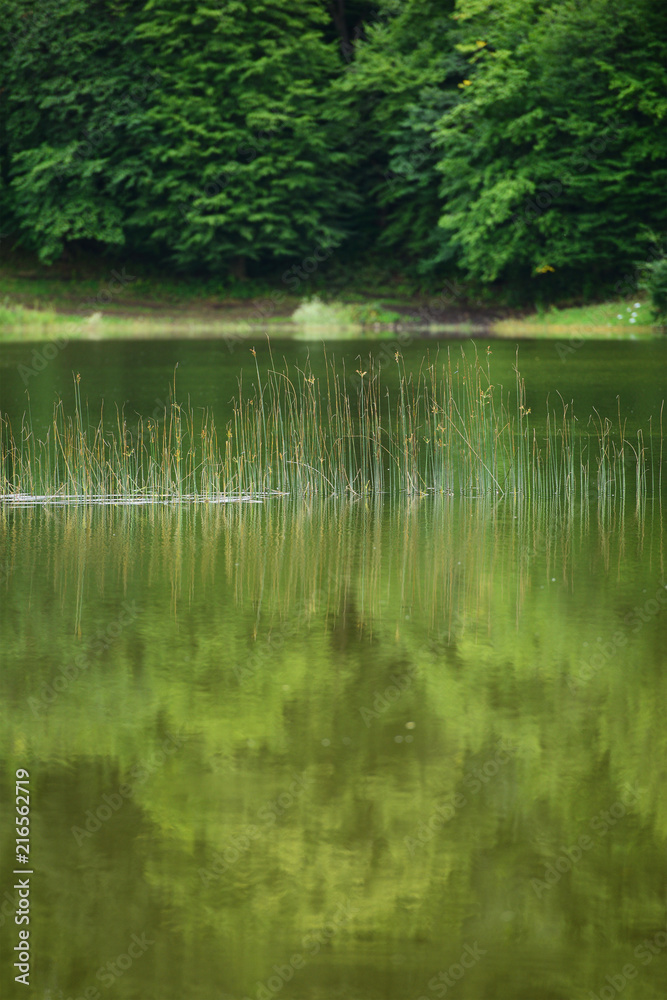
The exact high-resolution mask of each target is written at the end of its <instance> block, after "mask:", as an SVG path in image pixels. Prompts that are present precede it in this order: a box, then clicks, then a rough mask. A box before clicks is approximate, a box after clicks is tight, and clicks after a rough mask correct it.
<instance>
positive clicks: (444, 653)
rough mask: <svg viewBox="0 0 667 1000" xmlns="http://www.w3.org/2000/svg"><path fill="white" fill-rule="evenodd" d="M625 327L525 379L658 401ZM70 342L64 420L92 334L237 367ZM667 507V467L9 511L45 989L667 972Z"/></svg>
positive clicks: (554, 997) (93, 355) (421, 986)
mask: <svg viewBox="0 0 667 1000" xmlns="http://www.w3.org/2000/svg"><path fill="white" fill-rule="evenodd" d="M360 346H363V347H364V349H366V350H367V346H366V345H352V346H351V347H350V348H349V355H348V356H349V357H350V360H351V361H353V360H354V355H355V354H359V351H360ZM596 349H598V353H597V354H596V351H594V350H593V345H591V347H590V348H581V350H580V352H579V355H581V356H580V357H579V356H577V358H576V360H573V361H571V362H569V363H568V365H562V364H561V362H560V360H559V358H558V356H557V355H555V352H554V350H553V347H552V346H551V345H546V346H545V345H539V346H537V345H536V346H529V348H528V350H527V351H524V349H523V348H522V354H523V356H524V362H523V363H522V370H523V371H524V374H525V375H526V376H527V380H528V384H529V392H532V393H534V398H535V400H540V399H543V398H544V396H545V394H546V391H549V390H551V391H553V389H554V388H557V387H565V388H566V389H567V390H568V391H569V392H570V393H571V394H574V395H575V400H576V404H577V408H578V410H585V409H587V407H588V406H589V404H590V403H591V402H593V403H595V402H597V403H599V405H600V406H601V407H608V408H609V409H610V411H611V412H610V415H611V416H613V412H614V408H615V406H616V400H615V395H616V392H615V391H614V390H615V387H616V391H618V388H617V387H618V385H621V387H622V396H623V399H625V400H627V405H628V412H629V413H630V414H632V411H633V410H634V411H635V413H634V415H633V416H634V418H636V419H637V420H638V421H640V422H643V423H644V425H646V419H647V417H648V416H650V415H655V412H656V407H658V406H659V402H658V401H659V399H660V398H661V390H663V386H662V385H661V382H662V376H661V369H660V367H659V362H660V361H661V359H662V362H664V358H665V352H664V350H662V349H661V348H659V347H658V345H653V346H650V345H624V346H623V347H622V348H619V347H618V346H614V347H613V348H608V349H607V348H604V349H599V348H598V345H596ZM22 350H26V349H25V348H22ZM68 350H71V351H72V357H66V356H65V354H66V352H62V354H61V355H60V356H59V359H57V360H56V361H54V362H53V367H52V369H47V370H45V371H44V372H43V373H42V374H41V375H40V377H39V378H40V379H43V381H38V380H37V379H34V380H32V381H31V383H30V386H29V388H30V393H31V404H32V407H33V412H37V413H38V414H40V413H43V414H44V415H45V419H46V415H47V414H48V408H49V406H50V401H51V399H52V396H53V394H55V393H59V392H62V391H65V390H66V385H67V380H68V379H69V378H70V371H71V370H72V362H74V364H75V368H76V370H77V371H80V372H81V374H82V382H83V381H85V382H86V383H87V384H88V385H89V386H90V387H91V389H90V391H91V394H92V395H93V396H94V395H95V394H96V393H99V394H101V393H102V391H103V390H104V392H105V395H106V397H107V399H109V397H111V398H113V399H116V400H118V401H120V402H122V401H123V400H124V399H126V400H127V401H128V405H132V406H135V407H136V408H137V410H138V412H142V413H144V414H145V413H146V411H147V407H150V406H151V400H152V398H153V394H154V393H155V395H156V396H157V397H158V398H165V397H164V387H165V384H167V383H168V381H169V378H170V377H171V369H172V366H173V364H175V363H176V361H177V360H178V361H179V369H178V378H179V379H181V380H182V383H181V388H182V390H183V391H184V393H187V392H189V393H190V394H191V397H192V399H193V401H194V402H196V403H199V402H201V403H202V405H203V404H209V405H216V406H219V407H220V410H221V411H222V410H224V406H225V405H226V403H225V400H226V398H228V397H227V396H226V395H225V394H226V393H229V395H231V392H233V391H234V388H235V379H236V374H237V370H238V356H237V355H235V356H233V357H232V363H231V365H230V363H229V362H227V366H226V367H224V368H223V367H222V366H221V359H222V357H223V355H222V353H221V351H222V349H221V347H220V345H216V344H213V343H210V344H208V343H207V344H192V343H188V344H187V345H186V344H174V343H169V344H164V345H155V344H146V345H143V346H141V347H140V348H139V350H138V351H137V353H136V354H132V355H130V354H129V353H128V351H129V348H128V347H127V346H126V345H118V344H113V345H77V347H76V351H75V348H74V347H72V348H68ZM160 350H161V351H162V353H160ZM287 350H291V351H293V352H294V355H295V357H300V356H301V353H300V352H302V348H300V347H292V348H289V349H288V348H286V352H287ZM346 350H348V349H347V348H346ZM661 350H662V353H661ZM493 351H494V355H493V360H494V362H495V361H497V362H498V366H499V369H500V368H503V371H505V372H507V376H508V384H509V379H510V377H511V376H512V373H511V365H512V363H513V361H514V355H513V352H510V351H509V350H508V349H506V347H505V345H498V348H496V346H495V345H494V346H493ZM496 351H497V354H498V355H500V356H499V357H497V355H496V353H495V352H496ZM410 352H412V353H410ZM503 352H504V353H503ZM310 353H311V358H312V357H313V355H314V348H313V347H312V346H311V351H310ZM404 353H405V354H406V357H407V356H408V355H409V358H410V359H411V360H414V362H415V364H416V363H417V358H418V357H420V356H422V355H423V347H420V348H417V347H415V348H414V349H413V348H409V349H406V350H405V352H404ZM75 354H76V356H74V355H75ZM16 356H18V355H16ZM239 356H240V355H239ZM304 356H305V355H304ZM216 359H217V360H216ZM10 361H11V363H12V364H13V363H14V362H15V357H14V358H13V359H9V360H8V357H7V352H5V362H6V363H7V364H10ZM130 361H132V367H131V368H128V365H129V362H130ZM249 361H250V362H252V357H249ZM244 364H245V359H244ZM663 370H664V369H663ZM10 375H11V369H10ZM503 377H504V375H503ZM5 387H6V397H5V400H4V405H5V408H7V407H8V406H9V408H12V407H14V408H15V409H16V408H18V407H20V406H21V405H22V396H21V391H20V387H19V386H17V385H16V384H15V383H14V382H12V377H10V378H6V379H5ZM663 391H664V390H663ZM161 394H162V395H161ZM149 412H150V411H149ZM631 419H632V416H631ZM663 529H664V519H663V516H662V512H661V508H660V505H659V503H658V499H657V497H655V498H649V500H648V501H647V503H646V505H645V507H643V508H640V510H639V511H638V510H637V509H636V507H635V505H634V504H633V503H632V502H628V503H627V504H626V505H625V506H624V507H623V506H620V505H618V506H616V507H611V508H607V509H604V510H600V509H599V508H598V507H597V506H596V505H592V506H591V505H589V504H588V503H580V502H576V503H575V504H573V505H563V504H557V503H550V504H545V503H542V504H535V505H532V506H527V505H517V504H513V503H511V502H510V501H509V500H503V501H499V502H495V503H491V502H486V501H476V500H471V499H465V498H446V497H426V498H422V499H408V498H404V497H399V498H388V497H385V498H380V499H379V500H377V501H365V500H360V501H357V502H351V501H344V500H329V501H322V502H318V503H310V504H309V503H307V502H304V501H297V500H282V499H276V500H272V501H270V502H267V503H265V504H261V505H252V506H243V505H226V506H224V507H214V506H210V507H208V506H201V507H197V508H190V507H183V508H165V507H150V508H137V509H128V508H109V509H106V508H101V509H100V508H86V507H84V508H66V507H65V508H56V509H52V508H43V509H41V508H38V509H32V510H11V509H5V510H3V511H1V512H0V540H1V543H2V552H3V563H2V576H1V578H0V579H1V582H2V598H3V610H4V614H3V616H2V626H1V628H2V634H1V635H0V640H1V641H2V648H3V651H4V652H3V671H2V676H1V679H0V683H1V686H2V695H3V697H2V700H1V702H0V704H1V705H2V708H1V709H0V711H1V712H2V727H1V728H0V752H1V754H2V762H3V768H2V770H3V774H5V775H9V776H13V773H14V771H15V770H16V769H17V768H20V767H25V768H28V769H29V771H30V774H31V788H32V795H33V805H32V812H31V816H32V820H33V822H32V844H31V850H32V858H31V860H32V862H33V865H34V869H35V875H34V876H33V882H32V922H31V944H33V943H34V958H33V966H32V978H31V983H32V989H33V992H34V994H35V995H37V996H43V997H49V998H51V1000H62V998H65V997H72V998H75V997H84V996H88V997H89V998H91V997H93V996H96V995H98V996H99V997H107V996H109V997H112V996H115V997H118V998H120V1000H153V998H155V1000H172V998H173V1000H181V998H183V997H188V998H194V1000H199V998H201V1000H241V998H245V997H248V998H251V1000H266V998H267V997H281V998H285V1000H328V998H340V1000H376V998H377V1000H418V998H420V997H425V998H427V1000H432V998H434V997H443V996H446V997H450V996H451V997H453V998H460V1000H538V998H539V1000H583V998H586V1000H591V994H593V995H594V996H597V997H601V1000H604V998H605V997H609V996H611V995H612V994H610V993H609V992H607V993H604V990H605V989H607V990H610V989H612V988H613V989H616V987H615V986H614V985H613V984H614V983H616V984H617V985H618V984H619V983H620V987H619V990H618V991H621V990H622V993H623V997H624V998H628V1000H658V998H660V1000H662V998H664V983H665V981H666V980H665V956H666V955H667V935H666V933H665V932H666V923H667V917H666V914H665V899H664V885H665V876H666V875H667V862H666V860H665V858H666V855H665V839H666V835H667V794H666V793H665V783H664V776H663V775H662V764H661V761H663V760H664V759H665V755H666V752H667V745H666V744H667V737H666V730H665V724H664V719H665V709H666V708H667V681H666V679H665V669H664V668H665V649H666V648H667V613H666V612H667V589H666V587H665V585H666V584H667V577H666V573H665V565H664V536H663ZM12 796H13V787H11V788H10V787H9V783H8V781H5V782H3V786H2V800H3V804H5V805H7V807H8V808H7V809H6V810H5V811H4V815H5V816H6V817H11V815H12V812H13V801H11V803H10V800H11V799H12ZM10 804H11V807H12V808H11V810H10V808H9V806H10ZM13 838H14V832H13V827H11V828H10V824H9V822H5V823H4V824H3V825H2V830H1V831H0V842H1V843H2V849H3V857H4V858H6V859H8V860H9V861H10V862H11V861H12V855H13V843H14V841H13ZM12 863H13V862H12ZM10 867H11V865H10V864H7V863H6V864H5V866H4V868H5V871H7V870H8V869H10ZM11 884H12V883H11V882H10V881H9V880H8V879H7V878H6V879H5V885H6V887H7V890H10V889H11ZM4 891H5V890H4V889H3V892H4ZM11 896H12V894H11V892H10V898H11ZM9 912H10V913H11V912H13V910H11V909H10V911H9ZM0 921H4V927H3V930H2V934H0V950H1V954H2V965H3V969H5V970H6V969H8V968H10V967H11V963H12V961H13V959H12V958H10V955H11V952H12V948H13V945H14V944H15V932H16V928H15V927H14V925H13V923H12V919H11V918H10V917H9V916H7V915H6V908H5V909H3V910H2V916H0ZM128 962H129V964H128ZM628 966H632V967H633V969H634V970H635V973H636V974H635V975H632V976H629V975H627V973H628V968H627V967H628ZM624 968H625V969H626V972H625V973H624V972H623V969H624ZM5 974H6V973H5ZM8 978H9V977H8ZM621 979H623V982H622V983H621ZM626 980H627V981H626ZM10 985H11V984H10ZM86 991H89V992H88V993H87V994H86ZM15 992H16V995H17V996H18V995H20V993H19V987H16V991H15ZM10 995H13V993H10ZM614 995H615V994H614Z"/></svg>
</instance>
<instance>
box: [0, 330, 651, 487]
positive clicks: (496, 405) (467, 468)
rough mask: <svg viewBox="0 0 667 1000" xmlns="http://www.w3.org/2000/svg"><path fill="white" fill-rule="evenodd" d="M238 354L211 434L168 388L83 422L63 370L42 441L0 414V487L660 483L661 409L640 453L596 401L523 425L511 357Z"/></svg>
mask: <svg viewBox="0 0 667 1000" xmlns="http://www.w3.org/2000/svg"><path fill="white" fill-rule="evenodd" d="M252 353H253V355H255V365H256V380H255V381H254V383H253V384H252V385H251V386H250V387H249V388H247V387H246V386H244V384H243V382H242V381H241V380H240V381H239V390H238V395H237V397H236V399H235V400H234V401H233V409H232V418H231V420H230V421H229V423H228V425H227V427H226V430H225V432H224V434H223V436H222V442H220V441H219V438H218V432H217V429H216V426H215V422H214V420H213V418H212V416H211V414H210V413H209V412H204V413H203V415H202V416H201V417H198V418H195V415H194V412H193V409H192V407H191V406H190V405H187V406H184V405H181V404H180V403H179V402H178V401H177V400H176V392H175V385H174V386H173V387H172V390H171V398H170V402H169V404H168V405H167V406H166V407H165V410H164V413H163V416H162V418H161V419H160V420H147V421H143V420H142V419H139V420H138V422H136V423H135V424H133V425H130V424H129V423H128V421H127V419H126V416H125V414H124V413H123V411H119V410H116V411H115V413H114V414H113V418H112V419H111V420H107V417H106V415H105V414H104V412H103V413H102V414H101V415H100V417H99V419H98V420H97V421H96V422H92V421H91V418H90V414H89V413H88V409H87V407H86V406H84V404H83V402H82V399H81V393H80V385H79V381H78V377H76V378H75V382H74V413H73V415H71V416H68V415H67V414H66V413H65V410H64V406H63V404H62V401H59V402H58V403H57V404H56V406H55V408H54V413H53V420H52V424H51V427H50V428H49V430H48V432H47V434H46V435H45V437H44V438H43V439H41V440H37V439H36V437H35V434H34V432H33V428H32V424H31V420H30V416H29V414H28V415H27V416H24V418H23V420H22V423H21V426H20V428H18V433H17V434H14V431H13V428H12V427H11V425H10V423H9V421H8V420H7V419H2V421H1V423H0V433H1V438H2V456H1V478H2V482H1V484H0V493H2V495H4V496H16V495H32V496H36V495H38V496H58V497H62V498H74V497H79V498H100V497H105V498H126V499H132V498H142V497H143V498H149V499H153V500H164V499H167V500H186V499H213V498H224V497H253V496H254V497H256V496H258V495H267V494H270V493H274V492H280V493H288V494H292V495H324V496H328V495H345V494H346V495H352V496H364V495H369V494H376V495H377V494H381V493H398V492H407V493H410V494H420V493H426V492H438V493H445V494H463V495H467V496H473V497H482V496H511V497H521V498H526V499H528V500H537V499H547V498H552V497H560V498H562V499H566V500H570V501H571V500H573V498H574V497H575V495H579V497H580V498H581V499H582V500H583V499H584V498H585V499H588V497H589V495H590V494H591V493H592V494H593V495H596V496H597V497H598V499H599V500H600V501H601V502H602V503H603V504H605V503H609V502H611V499H612V497H615V498H622V499H624V498H625V496H626V491H627V490H629V488H630V484H631V483H632V486H633V489H634V494H635V496H636V497H637V502H638V503H640V502H643V501H644V500H645V498H646V496H647V493H648V485H649V479H650V482H651V487H652V491H653V492H654V493H655V488H656V481H655V480H656V478H657V481H658V489H659V488H660V482H661V478H662V414H661V419H660V442H659V449H658V447H657V445H656V446H655V449H654V439H653V437H652V436H651V435H649V441H650V449H651V454H652V455H653V461H652V462H651V461H650V456H649V457H648V458H647V446H646V443H645V440H644V436H643V434H642V433H641V432H640V433H639V434H638V437H637V440H636V442H632V441H630V439H629V438H628V436H627V435H626V428H625V424H624V423H623V422H622V420H621V418H620V415H619V424H618V431H617V430H616V428H615V426H614V425H613V424H612V422H611V420H610V419H609V418H607V417H601V416H600V415H599V414H598V413H597V412H595V413H594V415H593V416H592V418H591V420H590V421H589V423H588V424H587V425H584V426H583V427H582V426H581V425H580V423H579V421H578V420H577V418H576V417H575V415H574V412H573V407H572V404H571V403H566V402H565V401H564V400H563V399H562V398H559V400H558V405H557V408H553V407H552V406H551V404H550V402H549V401H547V415H546V423H545V426H544V429H543V430H542V431H540V433H538V432H537V429H536V427H535V426H534V425H533V423H532V422H531V412H530V409H529V408H528V407H527V405H526V387H525V383H524V380H523V379H522V377H521V375H520V373H519V370H518V368H515V376H516V377H515V385H514V386H513V388H512V390H511V391H507V390H504V389H503V388H502V387H500V386H495V385H494V384H493V383H492V381H491V373H490V370H489V367H488V359H487V362H486V364H484V363H483V362H482V361H481V360H480V358H479V357H478V355H477V353H475V356H474V358H472V359H470V358H468V357H466V355H465V353H464V352H463V351H461V352H460V353H458V352H456V353H455V354H452V353H450V352H449V351H448V352H447V354H446V357H445V359H444V361H441V362H438V360H437V358H436V359H435V360H431V359H430V358H428V357H427V358H425V359H424V361H423V362H422V364H421V366H420V367H419V369H418V371H417V372H414V373H413V372H408V371H407V370H406V367H405V365H404V363H403V359H402V357H401V355H400V353H399V352H396V355H395V362H394V364H395V369H394V370H393V371H391V372H390V373H389V377H388V378H387V373H386V372H385V371H383V370H382V369H381V368H380V366H378V365H377V364H376V363H375V362H374V361H373V360H372V359H371V360H369V362H368V364H367V366H366V367H364V365H363V364H362V363H361V359H359V367H358V368H355V369H354V371H351V372H349V371H347V370H346V368H345V365H343V366H337V365H336V364H335V362H333V361H332V360H330V359H326V358H325V371H324V375H323V376H322V377H319V378H318V377H316V376H315V375H314V374H313V372H312V371H311V369H310V366H309V364H306V366H305V367H304V368H303V369H301V368H298V367H295V368H293V369H290V368H289V366H288V365H287V364H286V363H285V364H284V365H283V366H282V367H277V366H276V365H274V363H273V359H272V358H271V359H270V367H269V369H268V371H267V373H266V374H265V375H264V376H262V373H261V371H260V368H259V364H258V363H257V356H256V353H255V351H254V348H253V349H252ZM654 451H657V453H658V456H659V457H657V458H656V456H655V454H654ZM656 466H657V469H656ZM649 467H650V476H649ZM650 477H652V478H650Z"/></svg>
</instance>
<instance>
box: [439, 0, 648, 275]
mask: <svg viewBox="0 0 667 1000" xmlns="http://www.w3.org/2000/svg"><path fill="white" fill-rule="evenodd" d="M455 17H456V19H457V21H458V22H459V24H460V25H461V29H460V30H461V34H460V40H459V45H460V48H461V50H462V51H463V52H466V53H467V54H468V58H469V61H470V68H469V73H468V77H469V79H468V80H466V81H465V83H464V85H463V87H462V88H461V92H462V95H463V96H462V100H461V101H460V102H459V103H458V104H457V105H456V106H455V107H453V108H452V109H451V111H449V112H448V113H447V114H446V115H445V116H444V117H443V118H442V119H441V121H440V122H439V124H438V126H437V129H436V131H437V140H438V142H439V143H440V145H441V148H442V158H441V160H440V163H439V166H438V169H439V170H440V172H441V174H442V183H441V186H440V197H441V200H442V207H443V214H442V217H441V219H440V226H441V229H442V233H443V240H442V246H441V250H440V253H439V254H438V255H437V256H436V258H434V262H439V261H444V260H452V259H454V260H456V262H457V264H458V265H459V266H460V267H461V268H462V269H463V271H464V272H465V273H466V274H467V275H469V276H471V277H473V278H474V279H477V280H478V281H482V282H493V281H495V280H497V279H499V278H502V279H510V280H513V281H515V282H519V283H520V284H521V285H522V287H523V288H524V289H525V288H526V287H527V285H528V283H529V282H530V279H531V275H536V274H538V273H539V272H545V271H546V272H547V273H548V274H549V276H550V277H551V274H550V269H552V268H553V269H554V271H555V272H556V276H555V280H558V278H559V276H560V282H559V283H560V287H561V290H562V289H564V288H565V287H573V286H577V285H581V283H582V281H583V282H589V283H590V284H592V283H593V282H598V283H599V281H600V280H601V279H605V278H609V277H612V276H614V275H616V274H618V272H619V270H620V269H621V268H623V267H627V265H628V264H629V263H631V262H633V261H635V260H637V259H638V258H641V255H642V250H641V244H639V243H638V240H639V238H640V236H641V234H642V231H643V229H644V228H645V227H651V228H653V229H657V230H662V231H664V230H665V228H666V227H667V202H666V201H665V198H664V191H665V185H666V184H667V138H666V133H665V128H664V117H665V113H666V112H667V101H666V99H665V89H664V88H665V81H666V79H667V75H666V73H665V68H664V43H665V37H666V35H667V8H665V6H664V5H662V4H654V3H652V2H650V0H578V2H577V3H575V2H569V0H568V2H561V0H558V2H555V0H551V2H547V3H537V2H524V0H521V2H518V0H503V2H501V3H496V2H494V3H493V4H492V3H490V2H488V0H459V3H458V5H457V13H456V15H455Z"/></svg>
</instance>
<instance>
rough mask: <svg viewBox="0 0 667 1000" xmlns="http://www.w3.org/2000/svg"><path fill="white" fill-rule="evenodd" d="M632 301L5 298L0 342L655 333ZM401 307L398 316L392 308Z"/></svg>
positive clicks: (568, 336) (643, 307) (643, 311)
mask: <svg viewBox="0 0 667 1000" xmlns="http://www.w3.org/2000/svg"><path fill="white" fill-rule="evenodd" d="M635 302H636V300H634V299H633V301H632V302H624V301H619V302H609V303H602V304H600V305H596V306H585V307H578V308H577V307H575V308H568V309H563V310H559V309H553V310H551V311H550V312H548V313H544V314H539V313H535V314H534V315H530V314H529V315H525V314H519V313H517V314H516V315H515V316H513V317H506V318H504V319H500V320H499V319H494V318H493V316H488V317H485V316H483V315H480V314H474V315H471V316H470V317H465V316H463V317H462V318H452V320H451V321H449V322H443V321H441V320H438V319H435V320H433V321H425V320H424V313H425V311H426V310H428V303H427V302H426V303H425V304H424V303H422V302H420V303H419V304H417V303H415V304H414V307H413V308H414V312H412V311H411V307H410V303H406V302H401V303H387V302H386V301H385V300H377V301H375V300H371V301H370V302H367V303H364V304H360V303H347V302H334V303H331V304H328V303H322V304H319V305H318V308H317V309H312V308H311V306H312V304H313V303H312V301H308V302H306V303H301V302H300V301H299V300H298V299H295V300H293V301H290V302H289V306H290V308H291V312H290V313H289V314H288V315H284V314H283V313H276V312H274V311H273V310H272V309H271V304H270V300H263V299H258V300H251V301H250V302H249V303H247V304H240V303H238V302H233V301H232V302H227V303H225V304H224V305H223V304H221V305H220V306H219V307H212V306H201V307H199V308H195V307H193V306H192V305H189V306H188V307H183V306H181V307H178V308H177V307H173V308H169V307H161V308H155V307H147V306H143V307H132V306H130V305H124V306H123V307H117V308H116V309H115V310H111V309H97V310H92V309H91V310H89V311H88V312H87V313H81V314H76V313H68V312H66V311H59V310H58V309H57V308H54V307H53V306H51V307H48V306H45V307H41V306H40V307H39V308H34V307H27V306H25V305H21V304H19V303H16V302H14V301H13V300H11V299H8V298H5V299H4V301H3V300H2V299H0V343H3V342H4V343H12V342H40V341H48V340H53V339H58V338H62V339H65V340H68V341H77V340H113V339H133V338H137V339H146V338H162V337H168V338H172V337H173V338H176V337H185V338H187V337H220V338H224V337H228V338H232V339H243V338H245V337H248V338H254V337H256V335H257V333H258V331H259V332H261V331H264V330H268V331H269V332H272V333H274V334H275V335H276V336H282V337H289V338H295V339H304V340H321V339H345V338H349V337H356V336H364V337H368V338H369V339H375V338H381V339H393V338H395V337H396V336H397V334H405V333H408V334H411V335H415V336H433V337H445V338H446V337H457V336H458V337H460V336H464V337H470V336H474V337H494V338H503V339H510V340H512V339H523V338H538V339H543V338H544V339H556V340H573V339H578V338H581V339H590V340H595V339H598V340H606V339H617V340H626V339H637V338H652V337H657V336H660V335H661V331H660V328H659V327H658V326H655V325H652V324H651V322H650V319H649V317H648V308H647V306H646V304H645V303H641V304H640V307H639V309H636V308H634V306H635ZM397 306H398V307H400V309H401V312H400V313H399V312H398V310H397V308H396V307H397Z"/></svg>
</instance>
